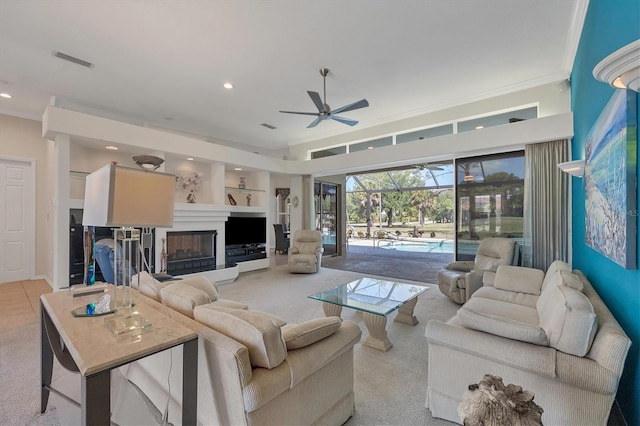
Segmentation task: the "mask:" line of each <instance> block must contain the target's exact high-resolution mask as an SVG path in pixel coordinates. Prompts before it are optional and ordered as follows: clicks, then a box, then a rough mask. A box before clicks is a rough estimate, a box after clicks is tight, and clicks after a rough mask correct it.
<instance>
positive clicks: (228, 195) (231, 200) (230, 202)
mask: <svg viewBox="0 0 640 426" xmlns="http://www.w3.org/2000/svg"><path fill="white" fill-rule="evenodd" d="M227 198H228V199H229V204H231V205H232V206H235V205H236V204H237V203H236V200H235V199H234V198H233V195H231V194H227Z"/></svg>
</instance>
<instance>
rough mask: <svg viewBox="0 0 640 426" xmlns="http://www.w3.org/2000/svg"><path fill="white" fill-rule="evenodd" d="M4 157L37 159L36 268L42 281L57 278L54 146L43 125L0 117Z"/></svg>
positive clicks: (15, 118)
mask: <svg viewBox="0 0 640 426" xmlns="http://www.w3.org/2000/svg"><path fill="white" fill-rule="evenodd" d="M0 156H3V157H14V158H23V159H28V160H35V164H36V223H35V227H36V265H35V274H36V277H38V278H45V279H47V280H49V282H51V281H50V278H51V277H52V276H53V256H52V255H51V250H52V249H53V243H52V241H53V228H52V226H53V225H52V223H53V187H54V179H53V174H52V169H51V164H52V161H53V160H52V159H53V158H54V152H53V143H52V142H50V141H47V140H45V139H43V138H42V124H41V123H40V122H39V121H33V120H27V119H24V118H17V117H12V116H8V115H2V114H0Z"/></svg>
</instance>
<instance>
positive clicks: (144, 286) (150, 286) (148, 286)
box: [131, 271, 169, 302]
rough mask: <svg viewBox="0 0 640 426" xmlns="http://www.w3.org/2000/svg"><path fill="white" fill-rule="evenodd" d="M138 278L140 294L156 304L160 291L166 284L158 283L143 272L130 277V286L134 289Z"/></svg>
mask: <svg viewBox="0 0 640 426" xmlns="http://www.w3.org/2000/svg"><path fill="white" fill-rule="evenodd" d="M138 278H139V279H140V285H139V287H140V293H142V294H144V295H145V296H147V297H149V298H151V299H153V300H155V301H156V302H159V301H160V291H161V290H162V289H163V288H164V287H166V286H167V285H168V284H169V283H168V282H160V281H158V280H156V279H155V278H153V276H152V275H150V274H149V273H148V272H146V271H143V272H140V273H139V274H137V275H133V276H132V277H131V285H132V286H133V287H134V288H137V287H138Z"/></svg>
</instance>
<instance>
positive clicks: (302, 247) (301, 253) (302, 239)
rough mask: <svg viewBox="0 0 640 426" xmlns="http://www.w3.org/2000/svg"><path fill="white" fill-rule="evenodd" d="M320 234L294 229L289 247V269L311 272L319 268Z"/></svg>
mask: <svg viewBox="0 0 640 426" xmlns="http://www.w3.org/2000/svg"><path fill="white" fill-rule="evenodd" d="M322 252H324V248H323V247H322V234H321V233H320V231H312V230H310V229H303V230H299V231H296V232H295V234H293V239H292V240H291V247H290V248H289V271H290V272H293V273H296V274H312V273H314V272H318V271H319V270H320V264H321V262H322Z"/></svg>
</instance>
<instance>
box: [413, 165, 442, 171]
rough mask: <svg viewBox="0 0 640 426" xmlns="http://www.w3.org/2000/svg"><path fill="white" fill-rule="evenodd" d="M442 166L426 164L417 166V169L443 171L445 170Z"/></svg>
mask: <svg viewBox="0 0 640 426" xmlns="http://www.w3.org/2000/svg"><path fill="white" fill-rule="evenodd" d="M440 166H441V165H439V164H429V163H425V164H416V166H415V167H416V168H417V169H418V170H421V171H422V170H432V171H442V170H444V169H443V168H442V167H440Z"/></svg>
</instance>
